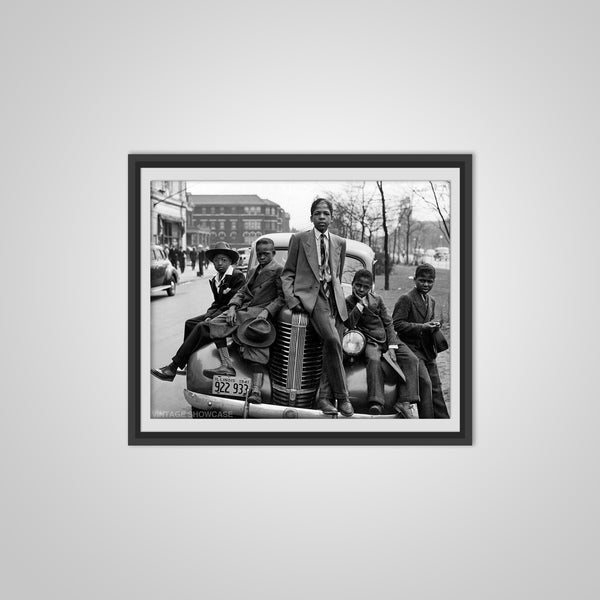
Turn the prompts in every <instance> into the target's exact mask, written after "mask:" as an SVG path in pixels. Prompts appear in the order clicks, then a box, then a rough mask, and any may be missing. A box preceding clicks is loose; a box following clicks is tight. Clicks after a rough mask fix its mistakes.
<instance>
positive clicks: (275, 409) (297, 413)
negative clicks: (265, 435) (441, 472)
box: [183, 389, 399, 419]
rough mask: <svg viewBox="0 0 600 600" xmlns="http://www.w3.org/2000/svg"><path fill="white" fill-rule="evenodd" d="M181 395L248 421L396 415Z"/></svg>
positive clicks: (215, 412) (203, 408) (207, 409)
mask: <svg viewBox="0 0 600 600" xmlns="http://www.w3.org/2000/svg"><path fill="white" fill-rule="evenodd" d="M183 395H184V397H185V399H186V400H187V402H188V404H190V405H191V406H193V407H194V408H196V409H197V410H199V411H201V412H203V413H205V414H206V415H207V416H211V415H227V416H230V417H234V418H236V417H237V418H249V419H337V418H340V419H396V418H399V416H398V415H395V414H394V415H377V416H375V415H366V414H362V413H356V412H355V413H354V415H353V416H351V417H343V416H342V415H341V414H340V415H339V416H335V415H326V414H324V413H322V412H321V411H320V410H314V409H312V408H296V407H294V406H279V405H277V404H246V402H245V401H244V400H234V399H233V398H224V397H222V396H212V395H209V394H199V393H197V392H191V391H190V390H187V389H184V390H183Z"/></svg>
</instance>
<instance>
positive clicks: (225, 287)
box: [206, 269, 246, 319]
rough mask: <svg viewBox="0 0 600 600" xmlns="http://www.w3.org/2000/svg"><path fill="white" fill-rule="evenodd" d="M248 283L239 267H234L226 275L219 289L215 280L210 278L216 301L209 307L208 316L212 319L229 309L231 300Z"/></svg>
mask: <svg viewBox="0 0 600 600" xmlns="http://www.w3.org/2000/svg"><path fill="white" fill-rule="evenodd" d="M245 283H246V278H245V277H244V274H243V273H242V272H241V271H240V270H239V269H233V273H232V274H231V275H225V277H224V278H223V283H222V284H221V287H220V288H219V289H217V286H216V284H215V282H214V281H213V280H212V279H210V281H209V284H210V289H211V290H212V293H213V297H214V302H213V303H212V304H211V305H210V306H209V307H208V310H207V311H206V317H207V318H210V319H212V318H213V317H216V316H217V315H220V314H221V313H222V312H225V311H226V310H227V306H228V305H229V301H230V300H231V299H232V298H233V297H234V296H235V294H236V293H237V292H238V291H239V290H240V289H241V288H242V287H243V285H244V284H245Z"/></svg>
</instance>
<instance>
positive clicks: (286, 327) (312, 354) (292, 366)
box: [269, 309, 323, 408]
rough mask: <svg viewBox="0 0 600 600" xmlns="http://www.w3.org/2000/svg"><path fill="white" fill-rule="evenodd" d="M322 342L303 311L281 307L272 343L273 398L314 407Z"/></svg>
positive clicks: (319, 375)
mask: <svg viewBox="0 0 600 600" xmlns="http://www.w3.org/2000/svg"><path fill="white" fill-rule="evenodd" d="M322 357H323V342H322V340H321V339H320V338H319V336H318V335H317V334H316V333H315V331H314V329H313V328H312V327H311V326H310V325H309V324H308V316H307V315H306V314H304V313H292V312H291V311H289V310H288V309H284V310H282V311H281V313H280V315H279V320H278V323H277V339H276V341H275V343H274V344H273V346H271V361H270V368H269V371H270V376H271V398H272V400H273V401H274V402H275V404H279V405H282V406H297V407H299V408H308V407H311V406H312V404H313V401H314V398H315V394H316V392H317V389H318V387H319V380H320V378H321V370H322Z"/></svg>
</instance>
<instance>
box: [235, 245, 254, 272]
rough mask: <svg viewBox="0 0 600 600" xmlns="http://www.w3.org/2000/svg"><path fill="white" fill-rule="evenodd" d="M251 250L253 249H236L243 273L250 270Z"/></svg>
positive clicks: (238, 265) (238, 262)
mask: <svg viewBox="0 0 600 600" xmlns="http://www.w3.org/2000/svg"><path fill="white" fill-rule="evenodd" d="M251 251H252V248H237V249H236V252H237V253H238V254H239V256H240V258H239V260H238V261H237V268H238V269H239V270H240V271H241V272H242V273H247V272H248V264H249V261H250V252H251Z"/></svg>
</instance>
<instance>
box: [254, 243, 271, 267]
mask: <svg viewBox="0 0 600 600" xmlns="http://www.w3.org/2000/svg"><path fill="white" fill-rule="evenodd" d="M274 256H275V248H273V246H271V244H257V245H256V259H257V260H258V264H259V265H260V266H261V267H264V266H265V265H268V264H269V263H270V262H271V261H272V260H273V257H274Z"/></svg>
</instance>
